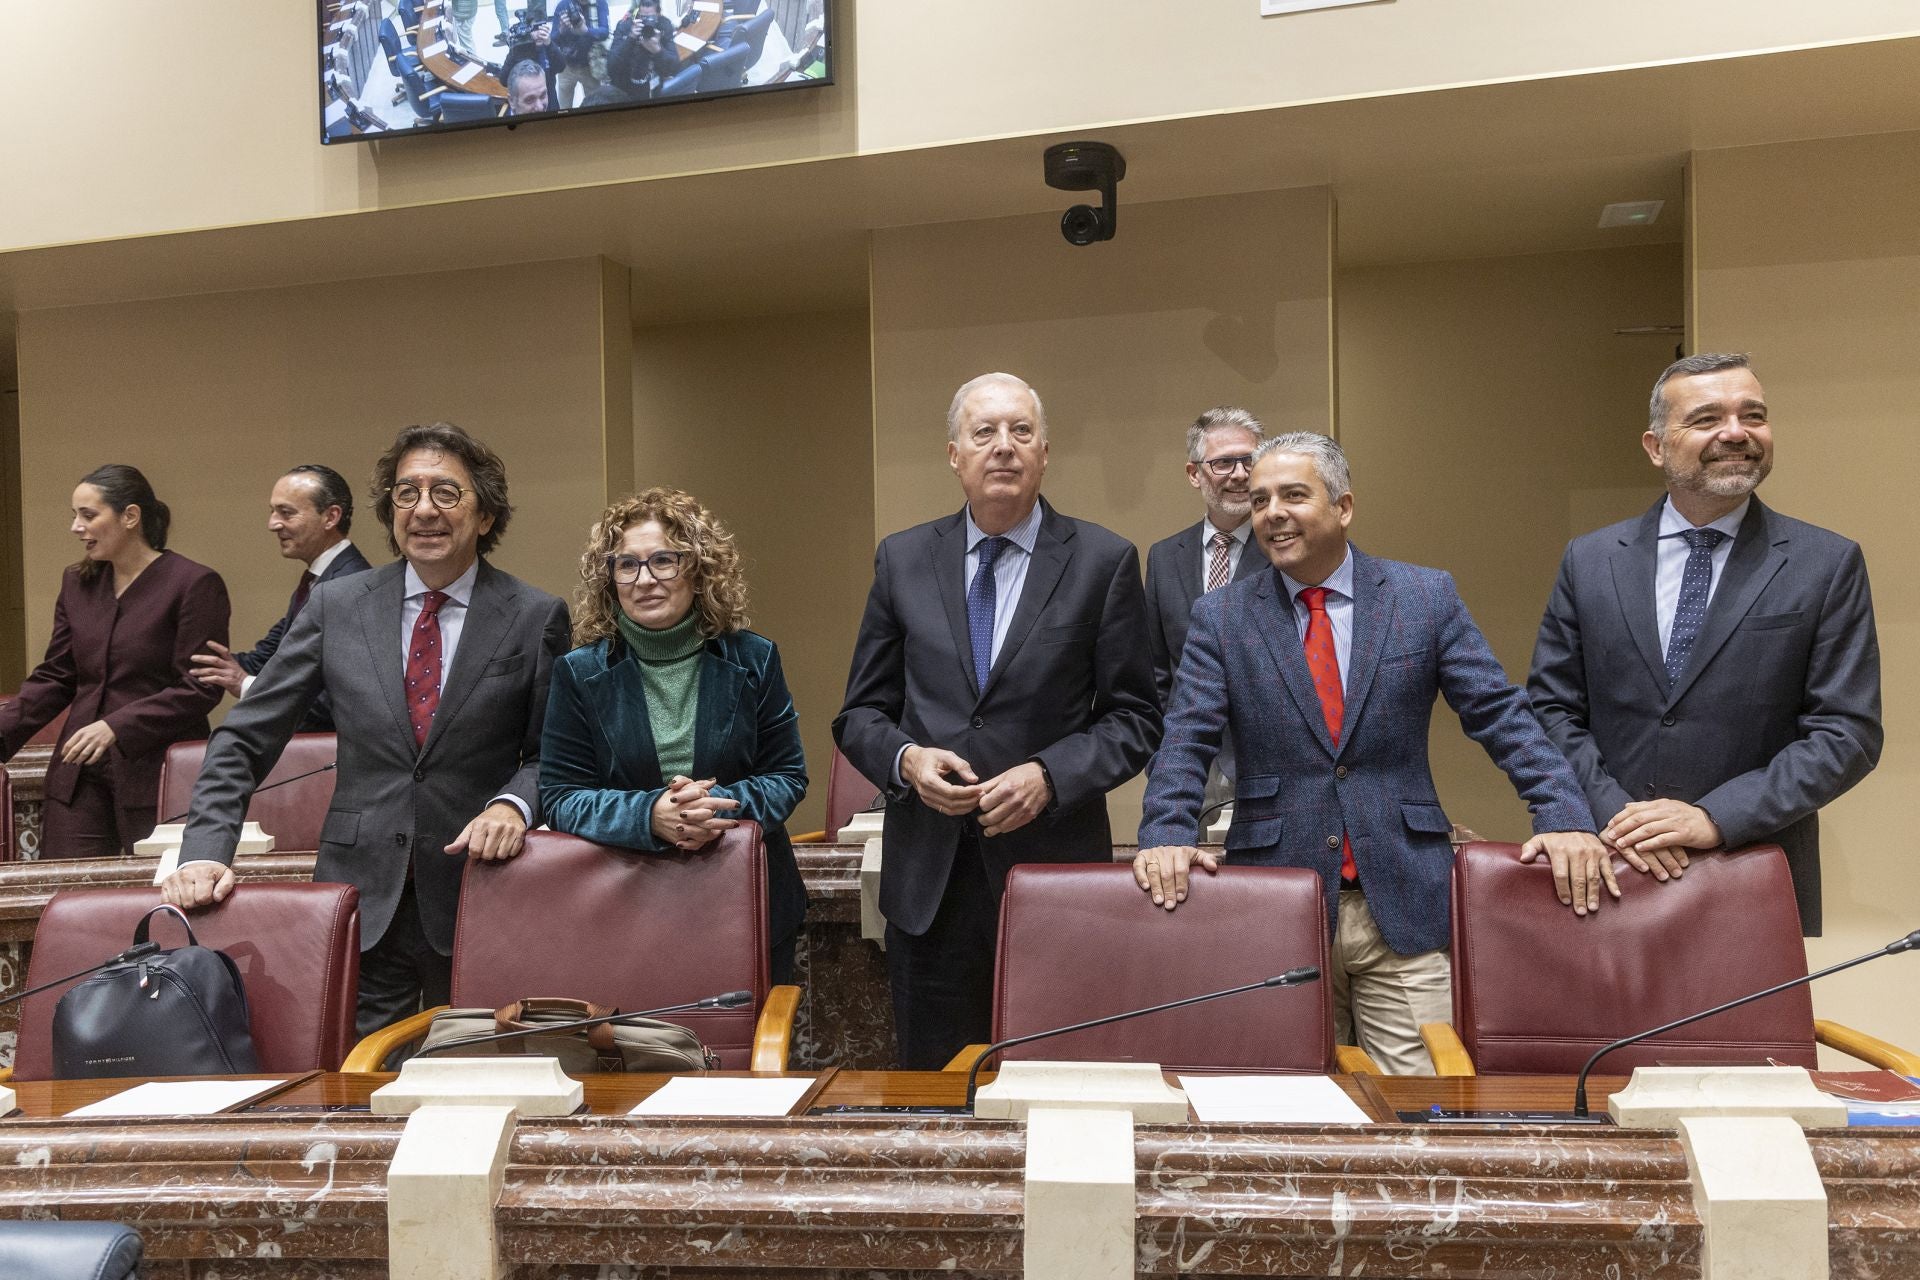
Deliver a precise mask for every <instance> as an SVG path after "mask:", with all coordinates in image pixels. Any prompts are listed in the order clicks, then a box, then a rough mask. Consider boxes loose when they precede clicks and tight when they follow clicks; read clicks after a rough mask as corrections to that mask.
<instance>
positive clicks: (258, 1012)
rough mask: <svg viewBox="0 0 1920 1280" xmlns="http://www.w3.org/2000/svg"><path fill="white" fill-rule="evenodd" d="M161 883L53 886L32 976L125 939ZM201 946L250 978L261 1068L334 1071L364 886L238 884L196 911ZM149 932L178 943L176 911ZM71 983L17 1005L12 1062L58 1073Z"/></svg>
mask: <svg viewBox="0 0 1920 1280" xmlns="http://www.w3.org/2000/svg"><path fill="white" fill-rule="evenodd" d="M159 905H160V891H159V890H158V889H76V890H70V891H67V892H62V893H56V894H54V895H53V897H52V899H51V900H49V901H48V903H47V907H46V910H45V911H43V912H42V913H41V915H40V925H39V927H38V928H37V929H35V930H34V934H33V956H32V959H31V960H30V961H29V962H28V966H27V982H26V985H27V986H29V987H33V986H38V985H39V984H40V983H43V982H51V981H53V980H54V979H56V978H60V977H63V976H65V975H66V974H69V973H76V972H78V971H79V970H81V969H84V968H86V967H87V966H88V965H90V964H98V963H99V962H100V961H102V960H104V959H106V958H107V957H108V956H111V955H115V954H117V953H119V952H121V951H124V950H126V949H127V947H128V946H130V945H131V944H132V942H133V930H134V926H135V925H137V924H139V922H140V917H141V916H143V915H145V914H146V913H147V912H148V911H151V910H152V909H153V908H154V907H157V906H159ZM191 918H192V921H193V932H194V936H195V937H197V938H198V939H199V940H200V944H201V945H202V946H207V947H213V948H214V949H216V950H219V951H224V952H226V953H227V954H228V955H229V956H231V957H233V961H234V963H235V964H237V965H238V966H239V967H240V976H241V978H242V980H243V981H244V982H245V983H246V987H247V1013H248V1016H249V1018H250V1020H251V1023H252V1029H253V1047H254V1052H255V1053H256V1054H257V1055H258V1057H259V1059H260V1069H261V1070H262V1071H316V1070H323V1071H334V1070H338V1069H339V1066H340V1063H341V1062H342V1061H343V1060H344V1059H345V1058H346V1056H347V1051H348V1050H349V1049H351V1048H353V1044H354V1034H353V1013H354V1003H355V998H356V995H357V993H358V990H359V986H360V891H359V890H357V889H355V888H354V887H353V886H352V885H344V884H277V883H270V882H269V883H259V882H254V883H243V884H241V885H239V886H238V887H236V888H235V889H234V891H233V892H232V893H231V894H230V895H228V897H227V900H226V901H225V902H223V903H221V904H219V905H218V906H214V907H208V908H206V909H204V910H201V911H196V912H193V913H192V916H191ZM153 940H154V941H155V942H158V943H159V944H160V945H161V946H163V947H168V948H171V947H176V946H184V945H185V943H186V939H185V937H184V936H182V934H181V931H180V925H179V922H178V921H177V920H171V919H160V920H156V921H154V924H153ZM66 990H67V988H66V987H56V988H54V989H52V990H50V991H45V992H42V993H41V994H39V995H37V996H29V997H27V998H26V999H25V1000H23V1001H22V1002H21V1004H20V1044H19V1050H18V1052H17V1053H16V1055H15V1057H14V1073H15V1074H16V1075H17V1076H18V1077H19V1078H20V1079H22V1080H46V1079H50V1078H51V1077H52V1075H53V1010H54V1006H55V1005H56V1004H58V1003H59V1000H60V996H61V995H62V994H63V993H64V992H65V991H66Z"/></svg>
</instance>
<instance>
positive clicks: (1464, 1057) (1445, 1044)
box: [1420, 1022, 1474, 1076]
mask: <svg viewBox="0 0 1920 1280" xmlns="http://www.w3.org/2000/svg"><path fill="white" fill-rule="evenodd" d="M1420 1042H1421V1043H1422V1044H1424V1045H1426V1046H1427V1056H1428V1057H1429V1058H1432V1059H1433V1074H1435V1075H1437V1076H1470V1075H1473V1074H1474V1070H1473V1059H1472V1058H1471V1057H1469V1056H1468V1054H1467V1046H1466V1045H1464V1044H1461V1043H1460V1033H1459V1032H1457V1031H1455V1030H1454V1029H1453V1027H1452V1026H1451V1025H1449V1024H1447V1023H1445V1022H1423V1023H1421V1024H1420Z"/></svg>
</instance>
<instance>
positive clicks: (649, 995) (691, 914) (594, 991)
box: [349, 822, 800, 1071]
mask: <svg viewBox="0 0 1920 1280" xmlns="http://www.w3.org/2000/svg"><path fill="white" fill-rule="evenodd" d="M737 990H749V991H752V992H753V1003H752V1004H751V1005H748V1006H743V1007H741V1008H739V1009H716V1010H701V1011H697V1012H692V1013H685V1014H672V1015H668V1017H667V1020H669V1021H672V1022H676V1023H680V1024H683V1025H684V1026H686V1027H687V1028H689V1029H690V1030H692V1031H693V1033H694V1034H695V1035H697V1036H699V1037H700V1041H701V1043H702V1044H704V1045H706V1046H707V1047H708V1048H709V1049H711V1050H713V1051H714V1052H715V1053H716V1054H718V1055H719V1058H720V1062H721V1065H722V1066H723V1067H724V1068H725V1069H727V1070H730V1071H740V1070H746V1069H748V1068H749V1066H751V1068H752V1069H753V1070H757V1071H779V1070H782V1069H784V1068H785V1065H786V1057H787V1048H788V1044H789V1042H790V1040H791V1037H792V1032H793V1015H794V1011H795V1010H796V1009H797V1008H798V1007H799V1002H800V989H799V988H798V987H770V986H769V979H768V976H767V858H766V852H765V850H764V849H762V848H761V844H760V827H759V825H758V824H757V823H752V822H742V823H741V824H740V825H739V826H737V827H735V828H733V829H732V830H731V831H729V832H727V833H726V834H725V835H723V836H721V837H720V839H719V840H718V841H717V842H715V843H714V844H713V845H712V846H711V847H709V848H708V849H706V850H704V851H703V852H700V853H679V852H669V853H638V852H634V851H632V850H627V849H609V848H606V847H604V846H602V845H597V844H594V843H592V842H591V841H588V840H582V839H580V838H579V837H578V836H569V835H561V834H560V833H558V832H554V831H531V832H528V833H527V845H526V848H525V849H524V850H523V851H522V852H521V854H520V856H519V857H517V858H514V859H511V860H509V861H506V862H470V863H468V864H467V872H466V879H465V880H464V881H463V882H462V884H461V889H460V915H459V922H458V924H457V925H456V926H455V931H454V939H453V988H452V1000H453V1007H455V1008H482V1009H497V1008H500V1007H501V1006H502V1005H507V1004H511V1003H513V1002H514V1001H516V1000H522V999H527V998H538V999H544V998H555V997H557V998H562V999H573V1000H586V1001H590V1002H592V1003H594V1004H603V1005H609V1006H611V1007H613V1008H616V1009H620V1010H623V1011H626V1012H638V1011H639V1010H642V1009H653V1008H658V1007H660V1006H661V1005H667V1004H678V1003H681V1002H683V1001H690V1000H697V999H700V998H702V997H704V996H713V995H721V994H724V993H726V992H728V991H737ZM436 1012H438V1010H428V1011H426V1012H424V1013H420V1014H416V1015H414V1016H413V1017H411V1018H406V1019H402V1020H401V1021H399V1022H396V1023H394V1024H393V1025H392V1026H390V1027H386V1028H383V1029H382V1030H380V1031H377V1032H375V1033H374V1034H373V1035H371V1036H368V1037H367V1038H366V1039H365V1040H363V1041H361V1043H360V1045H359V1046H358V1047H357V1048H356V1049H355V1050H354V1053H353V1056H352V1059H351V1063H350V1066H349V1069H350V1070H352V1069H363V1070H378V1069H379V1064H380V1063H381V1062H383V1061H385V1060H386V1057H387V1055H388V1054H389V1053H391V1052H392V1051H393V1050H394V1049H396V1048H398V1047H400V1046H401V1045H404V1044H407V1043H409V1042H411V1041H413V1040H416V1039H418V1038H419V1037H420V1036H422V1035H424V1034H425V1032H426V1027H427V1023H428V1022H430V1021H432V1015H433V1014H434V1013H436Z"/></svg>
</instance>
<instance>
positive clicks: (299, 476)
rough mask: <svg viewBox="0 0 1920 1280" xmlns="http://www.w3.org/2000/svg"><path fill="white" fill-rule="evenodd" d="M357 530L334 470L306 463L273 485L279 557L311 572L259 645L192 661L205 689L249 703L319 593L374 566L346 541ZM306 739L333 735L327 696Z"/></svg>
mask: <svg viewBox="0 0 1920 1280" xmlns="http://www.w3.org/2000/svg"><path fill="white" fill-rule="evenodd" d="M352 529H353V491H352V490H351V489H349V488H348V487H347V481H346V478H345V477H344V476H342V475H341V474H340V473H339V472H338V471H335V470H334V469H333V468H332V467H326V466H321V465H320V464H319V463H317V462H306V463H302V464H301V465H299V466H297V467H295V468H294V469H293V470H291V471H289V472H287V474H285V475H283V476H281V477H280V478H279V479H278V480H276V481H274V485H273V492H272V493H271V494H269V495H268V497H267V532H268V533H271V534H272V535H273V536H274V540H275V541H277V542H278V543H279V544H280V554H281V555H283V556H285V557H286V558H287V559H289V560H298V561H299V562H300V563H301V564H303V565H305V566H306V568H305V569H304V570H303V571H302V572H301V574H300V581H299V582H298V583H297V584H296V585H295V586H294V589H293V595H292V596H291V597H290V598H289V599H288V600H287V611H286V613H285V614H283V615H282V616H281V618H280V621H278V622H276V623H274V624H273V626H272V627H271V628H270V629H269V630H268V631H267V634H266V635H265V636H263V637H261V640H260V643H259V644H256V645H254V646H253V648H251V649H249V650H247V651H246V652H245V653H234V652H233V651H232V650H230V649H228V648H227V647H226V646H225V645H223V644H218V643H214V644H209V645H208V646H207V649H208V652H206V653H196V654H194V655H193V675H194V678H195V679H196V680H199V681H200V682H201V683H202V684H209V685H217V686H218V687H220V688H222V689H225V690H226V691H227V692H228V693H230V694H232V695H233V696H234V697H236V698H244V697H245V696H246V694H247V690H248V689H249V688H251V687H252V685H253V681H254V677H256V676H258V675H259V674H260V672H261V670H262V669H263V668H264V667H265V666H266V665H267V659H269V658H271V657H273V655H274V654H275V653H276V652H278V651H279V649H280V642H281V641H282V640H283V639H285V638H286V634H287V628H288V627H290V626H292V625H293V620H294V619H295V618H297V617H299V616H300V610H302V609H304V608H306V605H307V598H308V597H309V596H311V595H312V594H313V589H314V587H316V586H318V585H319V584H320V583H322V582H327V581H330V580H332V579H334V578H344V577H346V576H347V575H348V574H350V573H359V572H360V571H362V570H363V569H371V568H372V567H373V566H372V565H370V564H368V563H367V558H366V557H365V556H363V555H361V554H360V548H358V547H356V546H354V545H353V543H351V542H349V541H347V535H348V534H349V533H350V532H351V531H352ZM300 732H302V733H332V732H333V710H332V704H331V703H330V702H329V701H328V700H327V695H326V693H325V692H324V691H323V692H322V693H321V694H320V696H319V697H317V698H315V699H314V700H313V707H312V709H311V710H309V711H308V712H307V718H306V719H305V720H304V721H302V722H301V724H300Z"/></svg>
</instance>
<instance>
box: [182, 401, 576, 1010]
mask: <svg viewBox="0 0 1920 1280" xmlns="http://www.w3.org/2000/svg"><path fill="white" fill-rule="evenodd" d="M374 490H375V507H374V509H375V511H376V512H377V513H378V514H379V516H380V519H381V521H382V522H383V523H385V524H386V526H387V529H388V533H389V537H390V540H391V542H392V544H393V550H394V552H395V553H396V554H398V555H399V556H400V557H401V558H400V560H399V561H398V562H396V563H394V564H390V565H386V566H384V567H382V568H379V569H373V570H369V571H368V572H366V573H360V574H355V575H353V576H352V577H349V578H344V579H341V580H338V581H335V582H328V583H324V584H322V585H321V586H319V587H317V588H316V589H315V590H314V592H313V594H312V597H311V598H310V599H309V600H308V601H307V604H306V607H305V608H304V609H302V610H301V611H300V615H299V617H297V618H296V619H294V623H293V625H292V626H291V627H290V628H289V629H288V631H287V637H286V639H285V641H283V642H282V644H281V645H280V651H279V653H277V654H276V655H275V656H274V659H273V661H272V662H270V663H268V664H267V667H266V670H264V671H263V672H262V673H261V675H260V680H259V683H258V684H256V685H255V686H254V688H253V689H252V690H251V691H250V692H249V693H248V694H247V696H246V697H245V698H244V699H242V700H241V702H240V703H239V705H238V706H236V707H235V708H234V709H233V712H232V713H231V714H230V715H228V717H227V720H226V723H225V724H223V725H222V726H221V727H220V729H219V731H218V732H216V733H215V734H214V736H213V739H212V741H211V742H210V743H209V744H208V746H207V756H206V762H205V764H204V765H203V766H202V767H201V770H200V780H199V782H198V783H197V784H196V785H195V787H194V791H193V809H192V816H191V817H190V818H189V819H188V822H187V831H186V836H185V841H184V843H183V845H182V848H181V851H180V862H181V865H180V869H179V870H178V871H176V872H175V873H174V874H173V875H172V876H171V877H170V878H169V879H168V880H167V882H166V883H165V885H164V886H163V889H164V892H165V895H166V898H167V900H168V901H169V902H172V903H175V904H176V905H179V906H183V907H196V906H201V905H204V904H206V903H208V902H217V901H219V900H221V899H223V898H225V897H226V896H227V894H228V893H230V892H231V891H232V889H233V883H234V876H233V868H232V865H231V864H232V861H233V853H234V845H235V843H236V841H237V839H238V836H239V831H240V824H241V821H242V819H243V818H244V817H245V816H246V810H247V801H248V800H249V799H250V798H251V797H252V795H253V791H254V788H255V787H256V786H258V785H259V782H260V780H261V779H262V778H264V777H266V776H267V773H268V772H269V771H270V770H271V769H272V768H273V765H274V762H275V761H276V760H277V759H279V756H280V751H281V749H282V748H283V747H285V746H286V743H287V739H288V738H289V737H290V736H292V734H293V732H294V730H295V728H296V727H297V726H298V725H299V724H300V722H301V719H302V718H303V717H304V716H305V715H306V713H307V710H308V708H309V707H310V706H311V705H312V703H313V701H314V699H315V698H316V697H317V696H318V695H319V694H320V693H321V691H323V690H324V691H326V692H327V693H328V694H330V695H331V696H332V699H333V714H334V719H335V721H336V723H337V724H338V726H339V734H340V757H339V759H340V770H339V775H338V781H337V782H336V783H335V786H334V794H333V806H332V808H331V809H329V810H328V812H327V819H326V824H325V826H324V827H323V828H322V829H321V833H320V856H319V861H318V862H317V863H316V864H315V866H314V879H316V880H324V881H334V882H339V883H345V884H351V885H355V886H357V887H358V888H359V890H360V921H361V926H360V927H361V935H360V942H361V948H362V956H361V961H360V1004H359V1024H360V1031H361V1033H362V1034H365V1033H367V1032H370V1031H373V1030H376V1029H378V1028H379V1027H382V1026H385V1025H387V1024H388V1023H390V1022H393V1021H395V1020H397V1019H398V1018H401V1017H404V1016H406V1015H407V1014H409V1013H412V1012H414V1011H416V1010H417V1009H418V1008H420V1007H421V1004H422V1001H423V997H424V1002H425V1004H427V1005H433V1004H444V1003H446V999H447V989H448V984H449V980H450V977H451V966H450V962H449V956H450V955H451V954H452V951H453V932H454V928H453V926H454V912H455V909H456V907H457V905H458V902H459V895H460V879H461V875H462V872H463V871H464V869H465V864H466V859H467V858H479V859H500V858H512V857H515V856H517V855H518V854H519V852H520V849H521V845H522V839H523V837H524V835H525V832H526V829H527V828H528V827H529V826H531V825H533V824H535V823H537V822H538V821H539V814H540V791H539V783H540V758H539V752H540V729H541V722H542V719H543V717H544V716H545V714H546V707H547V683H548V677H549V674H550V672H551V670H552V664H553V660H554V658H555V657H556V656H557V655H559V654H560V653H562V652H564V651H565V650H566V648H567V643H568V624H567V607H566V605H564V604H562V603H561V602H560V601H559V600H557V599H555V598H554V597H552V596H550V595H548V594H547V593H546V592H544V591H539V590H536V589H535V588H533V587H531V586H528V585H527V584H526V583H524V582H521V581H520V580H519V579H517V578H514V577H511V576H510V575H508V574H506V573H503V572H501V571H500V570H498V569H496V568H494V567H493V566H492V565H490V564H489V563H487V560H486V554H487V553H488V552H490V551H491V550H492V549H493V548H494V546H495V545H496V544H497V543H498V541H499V539H500V536H501V534H502V533H503V532H504V531H505V530H506V525H507V519H508V517H509V516H510V515H511V513H512V510H513V508H512V505H511V504H510V503H509V502H508V499H507V473H506V467H505V465H504V464H503V463H502V462H501V461H500V459H499V457H498V456H497V455H496V454H495V453H494V452H493V451H492V450H491V449H489V448H487V446H486V445H484V444H482V443H481V442H480V441H478V440H476V439H474V438H473V437H472V436H470V435H468V434H467V433H466V432H465V431H462V430H461V429H460V428H459V427H456V426H452V425H450V424H447V423H434V424H432V425H430V426H424V427H408V428H407V429H406V430H404V431H402V432H401V433H400V435H399V437H398V438H397V439H396V440H395V441H394V443H393V446H392V447H391V448H389V449H388V450H387V452H386V453H385V454H384V455H383V456H382V457H381V459H380V462H379V464H378V465H377V467H376V468H375V476H374ZM461 855H465V856H464V857H463V856H461Z"/></svg>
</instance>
